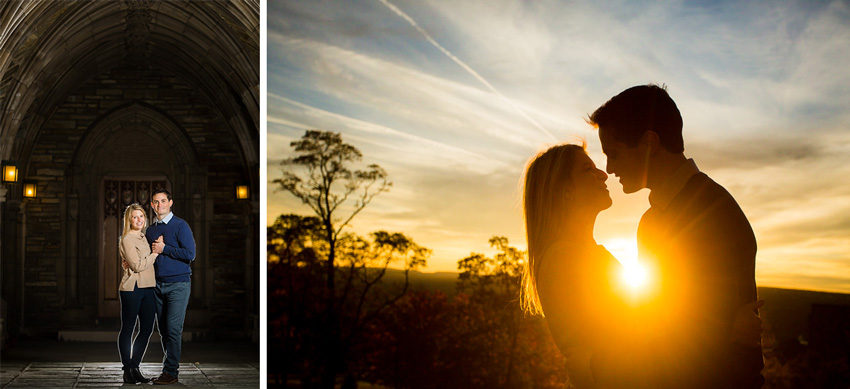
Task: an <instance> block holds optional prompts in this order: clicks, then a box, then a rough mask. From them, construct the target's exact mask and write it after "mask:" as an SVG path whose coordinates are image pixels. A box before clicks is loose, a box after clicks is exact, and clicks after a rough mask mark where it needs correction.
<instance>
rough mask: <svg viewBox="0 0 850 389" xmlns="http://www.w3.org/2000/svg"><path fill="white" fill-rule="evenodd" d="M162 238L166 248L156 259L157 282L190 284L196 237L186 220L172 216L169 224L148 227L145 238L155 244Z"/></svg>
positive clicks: (156, 224)
mask: <svg viewBox="0 0 850 389" xmlns="http://www.w3.org/2000/svg"><path fill="white" fill-rule="evenodd" d="M160 236H162V238H163V242H164V243H165V248H164V249H163V250H162V254H159V256H158V257H157V258H156V262H154V269H155V270H156V281H157V282H189V280H190V276H191V275H192V268H191V267H189V264H190V263H191V262H192V261H194V260H195V237H194V236H193V235H192V230H191V229H190V228H189V224H187V223H186V221H185V220H183V219H181V218H179V217H177V216H172V218H171V220H170V221H169V222H168V224H165V223H155V224H153V225H152V226H150V227H148V229H147V231H146V232H145V237H147V239H148V243H153V242H154V241H155V240H156V239H157V238H159V237H160Z"/></svg>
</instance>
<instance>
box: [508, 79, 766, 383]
mask: <svg viewBox="0 0 850 389" xmlns="http://www.w3.org/2000/svg"><path fill="white" fill-rule="evenodd" d="M588 122H589V123H590V124H591V125H593V126H594V127H596V128H598V133H599V139H600V142H601V144H602V151H603V153H604V154H605V155H606V158H607V166H606V170H607V173H609V174H614V175H615V176H617V177H619V179H620V183H621V184H622V186H623V191H624V192H625V193H634V192H637V191H639V190H641V189H643V188H648V189H649V190H650V194H649V203H650V208H649V209H648V210H647V211H646V213H645V214H644V215H643V217H642V218H641V220H640V224H639V225H638V232H637V239H638V254H639V257H640V259H641V263H642V264H644V265H645V266H647V267H648V269H650V273H651V274H652V281H651V284H652V288H651V290H649V291H648V292H647V293H646V295H645V296H642V297H641V298H634V296H630V295H629V294H628V293H625V291H624V290H622V289H623V288H622V287H621V284H622V282H621V281H620V280H619V279H618V277H619V276H620V273H621V272H622V267H621V265H620V264H619V262H618V261H617V260H616V259H615V258H614V257H613V256H612V255H611V254H610V253H609V252H608V251H607V250H606V249H605V248H604V247H602V246H600V245H597V244H596V242H595V241H594V239H593V228H594V223H595V221H596V217H597V215H598V213H599V212H600V211H603V210H605V209H607V208H608V207H610V206H611V203H612V201H611V197H610V195H609V193H608V190H607V188H606V185H605V181H606V179H607V178H608V175H607V174H606V172H603V171H601V170H599V169H598V168H596V166H595V165H594V163H593V161H592V160H591V159H590V158H589V157H588V155H587V153H586V151H585V150H584V146H579V145H571V144H561V145H557V146H554V147H551V148H549V149H548V150H546V151H544V152H542V153H540V154H539V155H537V156H536V157H535V158H533V159H532V160H531V161H530V162H529V164H528V166H527V168H526V171H525V182H524V192H523V203H524V215H525V224H526V233H527V240H528V258H529V259H528V262H527V264H526V269H525V272H524V275H523V282H522V284H523V285H522V286H523V287H522V294H521V303H522V307H523V309H524V310H525V311H526V312H529V313H532V314H542V315H544V317H545V319H546V321H547V323H548V325H549V330H550V333H551V334H552V337H553V338H554V340H555V343H556V344H557V346H558V348H559V349H560V350H561V352H562V353H563V354H564V356H565V357H566V366H567V369H568V371H569V376H570V382H569V383H568V386H571V387H577V388H578V387H677V388H680V387H681V388H685V387H689V388H692V387H712V388H713V387H720V388H726V387H730V388H732V387H734V388H758V387H761V386H762V385H763V383H764V377H763V376H762V375H761V370H762V368H763V367H764V362H763V359H762V354H761V346H760V337H761V319H760V318H759V317H758V311H757V309H758V307H759V306H761V304H763V302H761V301H758V302H756V300H757V291H756V284H755V255H756V242H755V236H754V234H753V230H752V228H751V227H750V224H749V222H748V221H747V218H746V217H745V216H744V213H743V212H742V211H741V208H740V207H739V206H738V204H737V203H736V202H735V200H734V199H733V198H732V196H731V195H730V194H729V193H728V192H727V191H726V190H725V189H724V188H723V187H721V186H720V185H718V184H717V183H716V182H714V181H713V180H711V179H710V178H709V177H708V176H706V175H705V174H704V173H702V172H700V171H699V169H698V168H697V166H696V164H695V163H694V161H693V160H692V159H688V158H686V157H685V155H684V145H683V140H682V117H681V115H680V113H679V110H678V108H677V107H676V104H675V103H674V102H673V100H672V99H671V98H670V96H669V95H668V94H667V91H666V89H665V88H662V87H659V86H657V85H641V86H635V87H632V88H629V89H627V90H625V91H623V92H622V93H620V94H619V95H617V96H614V97H613V98H611V99H610V100H609V101H608V102H606V103H605V104H604V105H602V106H601V107H600V108H598V109H597V110H596V111H595V112H594V113H593V114H591V115H590V118H589V120H588Z"/></svg>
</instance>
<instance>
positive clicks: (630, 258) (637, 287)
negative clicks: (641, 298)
mask: <svg viewBox="0 0 850 389" xmlns="http://www.w3.org/2000/svg"><path fill="white" fill-rule="evenodd" d="M603 245H604V246H605V248H606V249H608V251H610V252H611V254H613V255H614V257H615V258H617V260H618V261H620V264H622V265H623V267H622V271H621V272H620V274H619V277H620V281H621V282H622V283H623V285H624V286H625V287H626V289H627V290H628V291H629V292H630V293H631V294H634V293H637V292H643V291H645V290H646V289H647V288H648V287H649V282H650V276H649V270H648V269H647V268H646V266H644V265H643V264H641V263H640V262H638V253H637V242H635V241H630V240H628V239H611V240H608V241H606V242H605V243H604V244H603Z"/></svg>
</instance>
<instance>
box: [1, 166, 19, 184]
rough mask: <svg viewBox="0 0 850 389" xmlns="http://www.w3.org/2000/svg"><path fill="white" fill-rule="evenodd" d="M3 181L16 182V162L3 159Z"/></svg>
mask: <svg viewBox="0 0 850 389" xmlns="http://www.w3.org/2000/svg"><path fill="white" fill-rule="evenodd" d="M2 168H3V183H4V184H14V183H16V182H18V162H16V161H7V160H3V163H2Z"/></svg>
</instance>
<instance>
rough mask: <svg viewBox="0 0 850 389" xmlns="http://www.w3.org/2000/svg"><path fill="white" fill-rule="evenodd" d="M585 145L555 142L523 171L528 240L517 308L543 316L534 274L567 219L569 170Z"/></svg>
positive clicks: (530, 161) (524, 214)
mask: <svg viewBox="0 0 850 389" xmlns="http://www.w3.org/2000/svg"><path fill="white" fill-rule="evenodd" d="M585 147H586V146H585V144H584V142H582V144H580V145H579V144H558V145H555V146H552V147H549V148H548V149H546V150H544V151H542V152H540V153H538V154H537V155H536V156H534V157H533V158H531V159H530V160H529V162H528V164H527V165H526V168H525V173H524V174H523V181H524V183H523V192H522V203H523V216H524V219H525V235H526V241H527V242H528V261H526V263H525V266H524V267H523V274H522V286H521V290H520V307H521V308H522V310H523V311H525V312H526V313H528V314H531V315H543V307H542V306H541V305H540V298H539V296H538V294H537V276H538V274H537V273H538V271H539V269H540V260H541V259H542V256H543V251H544V250H546V248H547V247H548V246H549V245H550V244H551V243H552V242H554V241H555V239H556V238H557V236H558V231H559V230H561V227H562V225H563V223H564V222H565V221H566V220H564V219H566V218H567V216H568V215H567V214H566V208H567V204H568V200H567V197H568V191H569V189H570V187H571V184H572V177H571V176H570V172H571V170H572V165H573V161H574V159H575V155H576V153H584V152H585Z"/></svg>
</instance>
